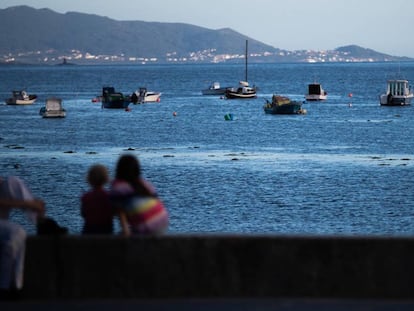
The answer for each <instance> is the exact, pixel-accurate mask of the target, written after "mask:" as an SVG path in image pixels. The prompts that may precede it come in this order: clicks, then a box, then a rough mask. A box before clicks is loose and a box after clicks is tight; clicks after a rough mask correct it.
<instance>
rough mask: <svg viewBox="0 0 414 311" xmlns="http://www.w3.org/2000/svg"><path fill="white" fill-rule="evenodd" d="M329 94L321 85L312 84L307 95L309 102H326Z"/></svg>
mask: <svg viewBox="0 0 414 311" xmlns="http://www.w3.org/2000/svg"><path fill="white" fill-rule="evenodd" d="M327 97H328V93H327V92H326V91H325V90H324V89H323V88H322V85H321V84H320V83H311V84H309V85H308V93H307V94H306V95H305V98H306V100H307V101H318V100H325V99H327Z"/></svg>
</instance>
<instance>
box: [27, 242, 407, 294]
mask: <svg viewBox="0 0 414 311" xmlns="http://www.w3.org/2000/svg"><path fill="white" fill-rule="evenodd" d="M413 282H414V238H376V237H361V238H359V237H342V238H341V237H339V238H338V237H285V236H280V237H279V236H250V235H247V236H227V235H224V236H223V235H220V236H216V235H203V236H195V235H176V236H173V235H166V236H162V237H142V238H141V237H134V238H123V237H119V236H105V237H103V236H88V237H85V236H71V235H69V236H63V237H42V236H34V237H29V238H28V240H27V250H26V267H25V288H24V298H26V299H96V298H108V299H125V298H150V299H153V298H248V297H250V298H253V297H254V298H266V297H267V298H269V297H272V298H281V297H285V298H286V297H295V298H299V297H309V298H366V299H378V298H381V299H413V298H414V286H413Z"/></svg>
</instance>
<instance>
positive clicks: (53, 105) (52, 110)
mask: <svg viewBox="0 0 414 311" xmlns="http://www.w3.org/2000/svg"><path fill="white" fill-rule="evenodd" d="M39 114H40V115H41V116H42V117H43V118H64V117H66V110H65V109H64V108H63V105H62V100H61V99H60V98H56V97H52V98H48V99H47V100H46V104H45V106H44V107H42V108H40V111H39Z"/></svg>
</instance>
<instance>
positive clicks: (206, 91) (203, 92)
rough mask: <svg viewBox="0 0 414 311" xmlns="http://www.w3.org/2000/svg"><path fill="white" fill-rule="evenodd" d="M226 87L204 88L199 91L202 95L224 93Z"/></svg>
mask: <svg viewBox="0 0 414 311" xmlns="http://www.w3.org/2000/svg"><path fill="white" fill-rule="evenodd" d="M226 90H227V88H220V89H205V90H202V91H201V94H203V95H225V94H226Z"/></svg>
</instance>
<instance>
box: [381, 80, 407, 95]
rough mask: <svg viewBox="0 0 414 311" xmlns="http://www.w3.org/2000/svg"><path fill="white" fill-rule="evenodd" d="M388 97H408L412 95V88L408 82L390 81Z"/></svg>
mask: <svg viewBox="0 0 414 311" xmlns="http://www.w3.org/2000/svg"><path fill="white" fill-rule="evenodd" d="M387 84H388V86H387V95H388V94H391V95H392V96H406V95H408V94H410V87H409V85H408V81H407V80H388V83H387Z"/></svg>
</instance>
